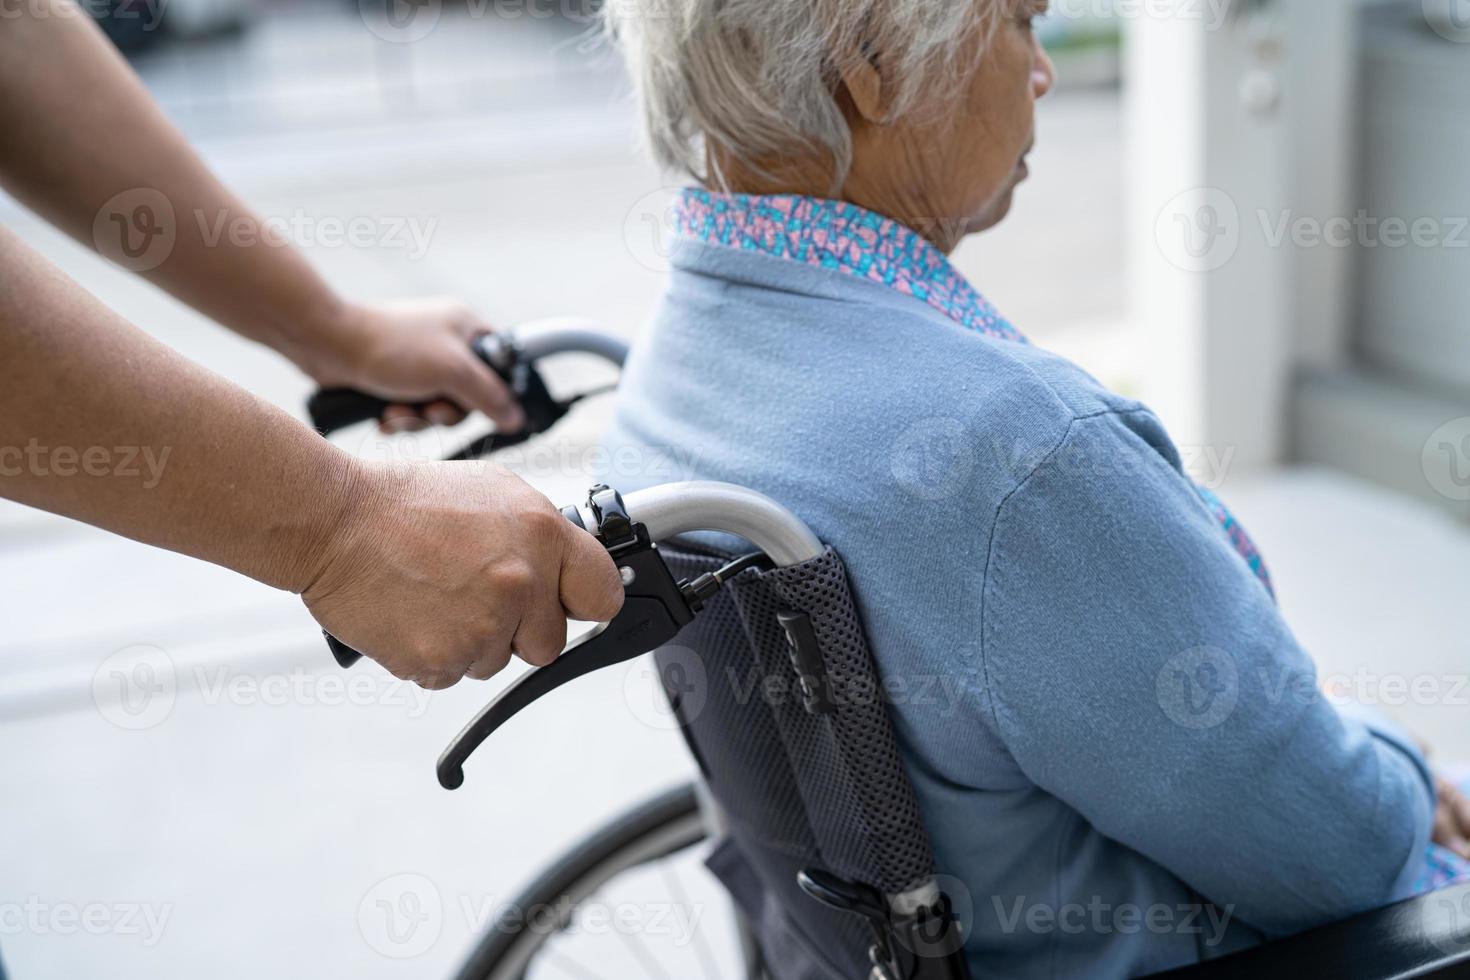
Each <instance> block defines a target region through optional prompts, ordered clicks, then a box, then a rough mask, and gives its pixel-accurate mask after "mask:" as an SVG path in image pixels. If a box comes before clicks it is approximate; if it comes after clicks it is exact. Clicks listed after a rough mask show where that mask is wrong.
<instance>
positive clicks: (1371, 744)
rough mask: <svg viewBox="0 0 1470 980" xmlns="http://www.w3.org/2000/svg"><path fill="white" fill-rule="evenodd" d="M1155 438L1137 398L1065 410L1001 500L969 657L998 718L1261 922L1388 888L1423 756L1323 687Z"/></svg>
mask: <svg viewBox="0 0 1470 980" xmlns="http://www.w3.org/2000/svg"><path fill="white" fill-rule="evenodd" d="M1164 438H1165V437H1164V436H1163V433H1162V432H1161V431H1160V430H1159V429H1158V426H1157V423H1156V422H1154V421H1153V419H1152V417H1151V416H1149V415H1147V414H1146V413H1127V414H1109V415H1103V416H1098V417H1093V418H1086V419H1079V420H1077V421H1076V422H1074V423H1073V425H1072V428H1071V430H1070V431H1069V433H1068V435H1067V437H1066V438H1065V440H1064V441H1063V442H1062V444H1061V445H1060V446H1059V447H1058V448H1057V449H1056V450H1055V451H1054V452H1053V453H1052V455H1051V456H1050V457H1049V458H1048V459H1047V460H1046V461H1045V462H1044V463H1043V464H1042V465H1041V466H1040V467H1039V468H1038V469H1037V470H1036V471H1035V472H1034V473H1032V474H1031V475H1030V476H1029V478H1028V479H1026V480H1025V482H1024V483H1022V484H1021V486H1020V487H1019V488H1018V489H1017V490H1016V491H1015V492H1014V493H1013V494H1012V495H1011V496H1010V498H1009V499H1008V500H1007V501H1006V502H1005V503H1004V505H1003V506H1002V507H1001V509H1000V513H999V515H998V518H997V525H996V531H995V535H994V540H993V543H992V547H991V557H990V570H991V571H990V574H989V576H988V579H987V587H986V594H985V599H984V603H985V608H984V624H985V626H984V649H983V656H984V662H985V669H986V676H987V678H988V680H989V683H990V688H991V691H992V694H993V696H994V701H993V703H994V707H995V722H996V724H997V726H998V728H999V730H1000V732H1001V734H1002V737H1003V738H1004V739H1005V740H1006V743H1007V745H1008V747H1009V748H1010V750H1011V752H1012V753H1013V754H1014V756H1015V758H1016V760H1017V762H1018V763H1019V764H1020V766H1021V767H1022V769H1023V770H1024V771H1025V772H1026V774H1027V775H1028V776H1029V777H1030V778H1031V779H1032V780H1034V781H1035V782H1036V783H1037V784H1038V785H1039V786H1041V787H1042V788H1044V789H1046V790H1048V791H1049V792H1051V793H1054V794H1055V795H1056V796H1058V797H1059V798H1061V799H1063V800H1065V801H1066V802H1068V803H1069V804H1070V805H1072V806H1073V807H1075V808H1076V809H1077V810H1078V811H1079V812H1080V813H1082V815H1083V816H1084V817H1086V818H1087V820H1088V821H1089V822H1091V823H1092V824H1093V826H1095V827H1096V828H1097V829H1098V831H1100V832H1101V833H1103V834H1105V835H1107V836H1108V837H1111V838H1113V839H1114V840H1117V841H1120V842H1122V843H1123V844H1126V845H1128V846H1129V847H1132V848H1133V849H1135V850H1137V851H1139V852H1141V853H1142V854H1144V855H1146V856H1148V857H1150V858H1152V859H1153V860H1155V861H1157V862H1158V863H1159V864H1161V865H1162V866H1163V867H1165V868H1167V869H1169V870H1170V871H1172V872H1173V873H1174V874H1176V875H1177V876H1178V877H1179V878H1181V879H1182V880H1183V881H1184V882H1185V883H1187V884H1188V885H1190V886H1191V887H1192V888H1194V889H1195V890H1197V891H1198V892H1199V893H1201V894H1202V895H1204V896H1205V897H1206V898H1207V899H1209V900H1210V901H1212V902H1215V903H1217V904H1219V905H1222V906H1230V907H1232V908H1233V911H1234V914H1235V915H1237V916H1238V917H1239V918H1240V919H1242V920H1244V921H1246V922H1248V923H1250V924H1251V925H1254V926H1256V927H1257V928H1259V929H1262V930H1264V931H1266V932H1267V933H1270V934H1282V933H1289V932H1293V931H1296V930H1299V929H1302V928H1305V927H1308V926H1311V925H1314V924H1317V923H1321V922H1324V921H1328V920H1332V919H1339V918H1342V917H1344V916H1346V915H1350V914H1352V913H1354V912H1358V911H1361V910H1363V909H1367V908H1371V907H1375V906H1378V905H1382V904H1385V903H1387V902H1389V901H1390V900H1392V899H1394V898H1397V897H1402V896H1403V894H1404V890H1405V888H1406V886H1407V884H1408V883H1409V881H1410V880H1411V879H1412V877H1413V874H1414V871H1415V869H1416V866H1417V864H1418V862H1420V861H1421V859H1422V857H1421V856H1422V853H1423V851H1424V848H1425V845H1426V843H1427V841H1428V838H1429V830H1430V825H1431V822H1432V819H1431V814H1432V811H1433V809H1434V792H1433V783H1432V779H1431V777H1430V774H1429V772H1428V770H1427V768H1426V767H1425V765H1424V762H1423V759H1422V758H1421V757H1420V755H1419V752H1418V750H1417V749H1416V748H1415V747H1414V745H1413V744H1412V743H1411V742H1410V741H1409V740H1407V739H1405V738H1403V737H1401V736H1400V735H1398V734H1397V733H1395V732H1394V731H1393V729H1392V728H1391V726H1388V725H1385V724H1380V723H1368V724H1365V723H1363V722H1361V721H1356V720H1352V719H1350V718H1348V717H1345V716H1344V715H1343V714H1340V713H1339V712H1338V711H1337V710H1336V709H1335V708H1334V707H1333V706H1332V705H1331V704H1330V703H1328V702H1327V701H1326V700H1324V699H1323V697H1322V696H1321V695H1319V694H1318V692H1317V686H1316V682H1315V670H1314V666H1313V664H1312V662H1311V660H1310V659H1309V658H1308V657H1307V655H1306V654H1305V653H1304V652H1303V651H1302V650H1301V648H1300V647H1299V646H1298V644H1297V642H1296V640H1295V639H1294V638H1293V637H1292V634H1291V632H1290V630H1289V629H1288V628H1287V626H1286V624H1285V622H1283V620H1282V619H1281V617H1280V615H1279V614H1278V613H1277V610H1276V607H1275V605H1274V604H1273V602H1272V600H1271V598H1270V596H1269V595H1268V593H1267V591H1266V590H1265V588H1264V587H1263V586H1262V585H1261V583H1260V581H1259V580H1258V579H1257V578H1256V577H1255V575H1254V574H1253V573H1252V572H1251V571H1250V569H1249V567H1248V566H1247V565H1246V564H1245V562H1244V561H1242V560H1241V558H1240V556H1239V555H1238V554H1237V553H1236V552H1235V550H1234V549H1233V547H1232V546H1231V544H1230V542H1229V540H1228V539H1227V538H1226V536H1225V535H1224V534H1223V533H1222V530H1221V527H1220V525H1219V523H1218V522H1217V521H1216V520H1215V518H1214V517H1213V516H1212V515H1211V514H1210V513H1209V512H1207V510H1206V509H1205V507H1204V506H1203V505H1202V504H1201V502H1200V500H1199V498H1198V496H1197V494H1196V493H1195V490H1194V488H1193V487H1192V486H1191V485H1190V484H1189V483H1188V482H1187V481H1186V480H1185V479H1184V478H1182V477H1181V476H1180V475H1179V474H1178V473H1177V472H1176V471H1175V470H1173V469H1172V468H1171V467H1170V466H1169V465H1168V464H1167V463H1166V462H1165V460H1164V459H1163V458H1161V457H1160V456H1159V455H1158V454H1157V453H1156V452H1155V451H1154V450H1153V449H1152V448H1151V447H1150V445H1149V443H1151V442H1152V443H1155V444H1160V443H1162V442H1163V440H1164Z"/></svg>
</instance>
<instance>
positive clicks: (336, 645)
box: [322, 630, 362, 667]
mask: <svg viewBox="0 0 1470 980" xmlns="http://www.w3.org/2000/svg"><path fill="white" fill-rule="evenodd" d="M322 636H324V637H326V639H327V648H328V649H329V650H331V651H332V656H333V657H336V658H337V666H338V667H351V666H352V665H353V664H355V663H357V662H358V661H359V660H361V659H362V654H360V653H358V652H357V651H356V650H354V649H352V648H351V647H350V646H348V645H347V644H345V643H343V642H342V641H341V640H339V639H337V638H336V637H335V636H333V635H332V634H331V633H328V632H327V631H326V630H322Z"/></svg>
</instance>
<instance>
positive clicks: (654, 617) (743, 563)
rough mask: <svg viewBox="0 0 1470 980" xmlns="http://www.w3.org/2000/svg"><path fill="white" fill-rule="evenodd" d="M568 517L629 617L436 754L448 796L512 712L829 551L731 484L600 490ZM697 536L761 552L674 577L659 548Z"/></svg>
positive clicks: (509, 694) (782, 512)
mask: <svg viewBox="0 0 1470 980" xmlns="http://www.w3.org/2000/svg"><path fill="white" fill-rule="evenodd" d="M562 513H563V514H565V515H566V516H567V519H568V520H571V521H573V522H574V523H576V524H578V525H579V526H581V527H582V528H584V529H585V530H587V531H589V532H591V533H592V534H594V535H596V536H597V539H598V540H599V541H600V542H601V543H602V544H603V546H604V547H605V548H607V550H608V554H610V555H611V556H612V558H613V560H614V561H615V562H617V564H618V568H619V571H621V573H622V578H623V583H624V584H623V590H624V600H623V608H622V611H621V612H619V613H618V615H617V616H616V617H614V618H613V620H612V621H611V622H609V623H604V624H601V625H599V626H598V627H597V628H596V629H594V630H593V631H592V632H590V633H588V634H587V635H585V636H583V637H580V638H578V639H577V640H576V641H575V642H574V643H573V644H571V645H570V646H568V647H567V648H566V649H565V650H563V651H562V653H561V655H560V656H559V657H557V659H556V660H553V661H552V662H551V663H549V664H547V665H546V666H545V667H540V668H536V669H533V670H529V671H527V672H526V673H524V674H522V675H521V676H520V677H519V678H518V679H517V680H516V681H515V683H513V684H511V685H510V686H509V687H507V688H506V689H505V690H504V691H502V692H501V693H500V695H499V696H498V697H496V698H495V700H493V701H491V702H490V703H489V704H488V705H486V706H485V708H484V709H483V710H482V711H481V712H480V713H479V714H478V715H477V716H476V717H475V718H474V719H473V720H472V721H471V722H470V723H469V724H468V725H466V726H465V728H464V730H463V731H461V732H460V733H459V735H457V736H456V737H455V739H454V741H453V742H451V743H450V745H449V747H448V748H447V749H445V750H444V754H443V755H441V756H440V757H439V764H438V766H437V774H438V777H439V784H440V785H441V786H443V787H444V788H445V789H458V788H459V787H460V786H461V785H463V783H464V763H465V761H466V760H467V759H468V758H469V757H470V755H471V754H472V753H473V752H474V751H475V749H476V748H478V747H479V746H480V744H481V743H483V742H484V741H485V739H487V738H489V737H490V736H491V735H492V734H493V733H494V732H495V731H496V730H497V729H499V728H500V727H501V726H502V725H504V724H505V723H506V722H507V721H509V720H510V719H511V718H513V717H514V716H515V715H517V714H518V713H520V712H521V711H522V710H524V709H525V708H526V707H528V706H530V705H531V704H533V703H535V702H536V701H538V700H540V699H541V698H543V697H545V696H546V695H547V694H550V693H551V692H552V691H555V690H556V689H557V688H559V687H561V686H562V685H564V684H566V683H568V682H569V681H572V680H575V679H576V678H578V677H581V676H583V675H585V674H589V673H592V672H593V671H596V670H601V669H602V668H604V667H611V666H613V665H614V664H619V663H624V662H626V661H628V660H632V659H633V658H634V657H637V656H640V655H642V654H644V653H648V652H650V651H652V650H656V649H657V648H659V647H661V646H663V645H664V644H666V643H668V642H669V641H670V640H672V639H673V638H674V637H675V636H677V635H678V633H679V631H680V630H681V629H683V628H684V626H686V625H687V624H688V623H689V622H690V621H691V620H693V619H694V618H695V616H696V615H698V613H699V611H700V609H701V608H702V607H703V605H704V602H705V601H706V600H708V599H709V598H710V597H711V596H713V595H714V594H715V593H716V592H718V591H719V589H720V588H721V587H722V586H723V585H724V583H725V582H726V581H728V580H729V579H730V578H733V577H734V576H735V575H738V574H739V573H740V572H742V571H744V570H745V569H747V568H750V567H752V566H754V565H756V564H764V565H766V566H771V565H777V566H788V565H797V564H800V563H802V562H805V561H810V560H812V559H814V558H818V557H820V556H821V555H822V554H823V553H824V550H825V549H824V548H823V545H822V543H821V541H820V540H818V538H817V536H816V535H814V534H813V533H812V532H811V531H810V530H809V529H808V528H807V526H806V525H805V524H803V523H802V522H801V521H800V520H799V519H797V517H796V516H795V515H793V514H792V513H791V512H790V511H789V510H787V509H786V508H784V507H782V506H781V505H780V504H778V503H776V502H775V501H773V500H771V499H770V498H769V497H766V496H764V495H762V494H759V493H756V492H755V491H753V490H747V489H746V488H744V487H738V486H734V485H732V484H728V483H712V482H700V481H693V482H686V483H671V484H665V485H664V486H659V487H652V488H650V489H647V490H639V491H636V492H634V493H630V494H629V495H628V497H627V498H626V500H625V499H624V498H622V497H621V496H620V495H619V494H618V493H617V491H615V490H611V489H609V488H608V487H604V486H597V487H593V488H592V490H591V492H590V493H589V494H588V497H587V501H586V502H585V503H584V504H582V505H579V506H577V507H568V508H565V509H564V510H563V511H562ZM691 531H722V532H725V533H730V534H736V535H739V536H740V537H742V538H744V539H746V540H747V541H749V542H751V544H753V545H754V546H755V547H756V548H757V549H758V551H757V552H755V553H753V554H751V555H747V556H745V557H743V558H739V559H736V560H735V561H733V562H730V563H729V564H728V565H726V566H725V567H724V568H722V569H720V570H718V571H716V572H711V573H706V574H704V575H701V576H699V577H698V578H696V579H694V580H693V581H680V580H676V579H675V578H674V576H673V573H672V572H671V571H670V570H669V567H668V566H667V565H666V564H665V563H664V560H663V558H662V557H661V556H660V555H659V553H658V548H657V546H656V544H655V542H656V541H659V540H666V539H668V538H671V537H674V536H676V535H679V534H687V533H689V532H691Z"/></svg>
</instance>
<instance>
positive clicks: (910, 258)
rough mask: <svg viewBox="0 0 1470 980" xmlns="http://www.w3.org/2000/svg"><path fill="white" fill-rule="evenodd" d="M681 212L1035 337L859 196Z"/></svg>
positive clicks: (1260, 571) (961, 318)
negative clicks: (850, 200)
mask: <svg viewBox="0 0 1470 980" xmlns="http://www.w3.org/2000/svg"><path fill="white" fill-rule="evenodd" d="M675 219H676V222H677V226H678V231H679V234H680V235H681V236H683V237H685V238H689V239H692V240H694V241H699V242H703V243H705V244H710V245H723V246H726V247H728V248H738V249H742V250H745V251H750V252H759V253H761V254H762V255H770V256H774V257H775V258H781V259H788V260H790V261H793V262H802V263H805V264H807V265H814V266H817V267H819V268H822V269H831V270H834V271H838V272H844V273H847V274H849V275H853V276H857V277H858V278H860V279H866V280H868V281H870V282H876V283H881V284H883V285H885V286H888V287H890V288H892V289H896V290H898V291H899V292H900V293H903V294H904V295H905V296H912V297H914V298H915V299H920V300H923V301H924V302H925V303H928V304H929V305H930V306H932V307H934V309H936V310H938V311H940V312H941V313H943V314H944V315H946V316H948V317H949V318H950V319H952V320H954V321H955V322H956V323H958V324H960V325H961V326H964V327H968V328H969V329H971V330H975V331H977V332H979V333H982V334H985V335H986V336H988V337H994V338H996V339H998V340H1006V341H1011V342H1014V343H1018V344H1025V343H1029V341H1027V340H1026V337H1025V336H1024V335H1023V334H1022V333H1021V331H1019V330H1017V329H1016V328H1015V327H1014V326H1012V325H1011V323H1010V322H1009V321H1008V320H1006V318H1005V317H1003V316H1001V314H1000V313H999V312H998V311H997V310H996V308H995V307H994V306H992V305H991V304H990V301H989V300H987V299H986V298H985V297H984V296H981V295H980V294H979V293H978V292H976V291H975V287H974V286H971V285H970V282H969V280H967V279H966V278H965V277H964V276H962V275H961V274H960V273H959V271H958V270H956V269H955V267H954V266H952V265H951V264H950V262H949V259H948V258H946V257H945V255H944V253H943V252H940V251H939V249H937V248H935V247H934V246H933V245H932V244H930V243H929V241H928V240H927V239H925V238H924V237H923V236H922V235H920V234H918V233H917V232H915V231H913V230H912V229H910V228H908V227H907V226H905V225H901V224H899V223H898V222H897V221H894V220H893V219H892V218H885V217H883V216H882V215H881V214H875V213H874V212H872V211H869V210H867V209H866V208H862V207H859V206H858V205H856V204H849V203H846V202H843V201H828V200H823V199H820V198H815V197H804V196H801V195H793V194H778V195H769V196H763V197H755V196H751V195H748V194H721V193H716V192H713V191H707V190H703V189H700V188H694V187H691V188H686V189H685V190H684V191H683V193H682V194H681V195H680V198H679V202H678V205H677V209H676V212H675ZM1197 489H1198V491H1199V494H1200V497H1201V499H1203V500H1204V502H1205V505H1206V506H1207V507H1208V508H1209V509H1210V511H1211V512H1212V513H1213V514H1214V515H1215V518H1216V520H1218V521H1219V522H1220V526H1221V527H1222V528H1224V530H1225V533H1226V535H1227V536H1228V537H1229V538H1230V542H1231V544H1233V545H1234V546H1235V550H1236V551H1238V552H1240V555H1241V557H1242V558H1244V559H1245V561H1246V563H1247V564H1249V565H1250V568H1251V571H1252V572H1254V573H1255V574H1256V576H1257V577H1258V578H1259V579H1260V580H1261V583H1262V584H1263V585H1264V586H1265V587H1266V590H1267V591H1268V592H1270V593H1271V595H1272V596H1273V597H1274V596H1275V594H1276V590H1275V588H1274V587H1273V586H1272V584H1271V574H1270V572H1269V571H1267V569H1266V563H1265V561H1264V560H1263V559H1262V557H1261V553H1260V551H1259V550H1258V549H1257V548H1256V546H1255V543H1254V542H1253V541H1252V540H1251V538H1250V535H1248V534H1247V533H1246V531H1245V528H1244V527H1242V526H1241V524H1240V522H1239V521H1237V520H1236V519H1235V516H1234V515H1233V514H1231V512H1230V509H1229V508H1228V507H1226V506H1225V503H1224V502H1223V501H1222V500H1221V499H1220V498H1219V497H1218V496H1216V495H1215V494H1214V493H1213V492H1212V491H1210V490H1208V489H1206V488H1204V487H1197Z"/></svg>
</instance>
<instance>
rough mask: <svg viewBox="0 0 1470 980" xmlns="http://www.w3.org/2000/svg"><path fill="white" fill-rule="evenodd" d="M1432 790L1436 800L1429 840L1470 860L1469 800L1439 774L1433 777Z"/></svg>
mask: <svg viewBox="0 0 1470 980" xmlns="http://www.w3.org/2000/svg"><path fill="white" fill-rule="evenodd" d="M1434 790H1435V794H1436V796H1437V798H1438V799H1437V802H1436V804H1435V808H1434V832H1433V835H1432V838H1431V839H1432V840H1433V841H1434V842H1435V843H1436V844H1438V845H1440V846H1441V847H1447V848H1449V849H1450V850H1452V851H1454V852H1455V853H1456V854H1458V855H1460V856H1461V857H1463V858H1470V799H1467V798H1466V797H1465V794H1464V793H1461V792H1460V789H1459V787H1457V786H1456V785H1455V784H1454V783H1452V782H1450V781H1449V780H1448V779H1446V778H1445V777H1444V776H1442V775H1439V774H1436V775H1435V777H1434Z"/></svg>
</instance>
